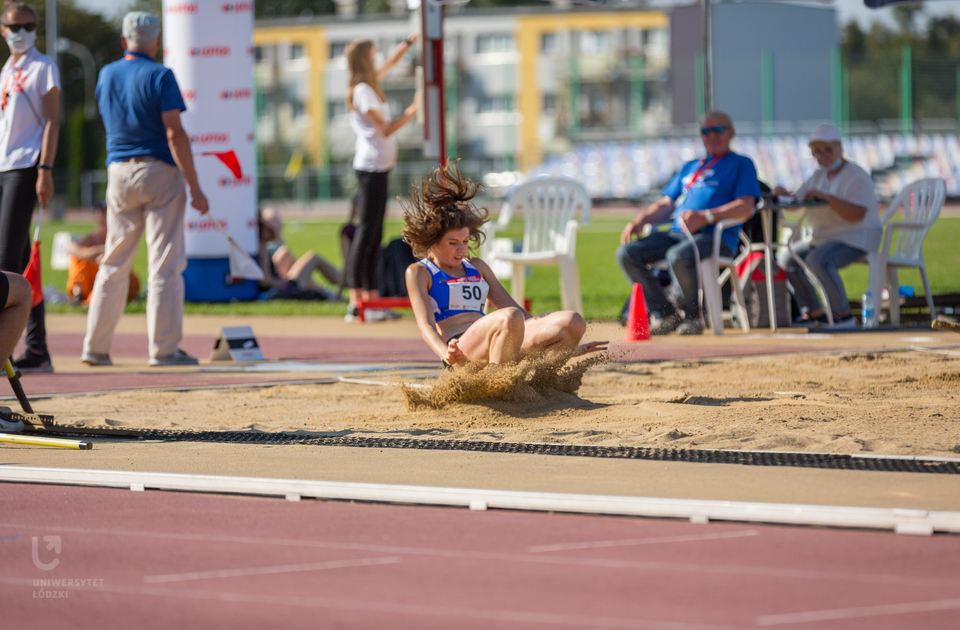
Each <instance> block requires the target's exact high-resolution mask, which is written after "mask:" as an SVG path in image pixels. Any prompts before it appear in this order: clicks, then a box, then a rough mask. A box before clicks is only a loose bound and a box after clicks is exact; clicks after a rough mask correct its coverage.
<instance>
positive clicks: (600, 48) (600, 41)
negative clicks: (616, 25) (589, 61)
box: [580, 31, 613, 55]
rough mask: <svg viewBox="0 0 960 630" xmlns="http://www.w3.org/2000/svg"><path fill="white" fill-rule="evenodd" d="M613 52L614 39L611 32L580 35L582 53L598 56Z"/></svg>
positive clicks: (591, 32) (593, 32)
mask: <svg viewBox="0 0 960 630" xmlns="http://www.w3.org/2000/svg"><path fill="white" fill-rule="evenodd" d="M611 50H613V37H612V36H611V34H610V33H609V32H607V31H586V32H584V33H581V34H580V52H582V53H586V54H588V55H597V54H603V53H608V52H610V51H611Z"/></svg>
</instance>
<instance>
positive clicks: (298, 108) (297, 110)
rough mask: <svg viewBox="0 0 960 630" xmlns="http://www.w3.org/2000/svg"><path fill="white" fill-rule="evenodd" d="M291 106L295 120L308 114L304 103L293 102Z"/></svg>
mask: <svg viewBox="0 0 960 630" xmlns="http://www.w3.org/2000/svg"><path fill="white" fill-rule="evenodd" d="M290 105H291V110H292V111H291V115H292V116H293V118H295V119H296V118H300V117H301V116H303V115H304V113H306V110H305V109H304V107H303V103H302V102H301V101H293V102H291V103H290Z"/></svg>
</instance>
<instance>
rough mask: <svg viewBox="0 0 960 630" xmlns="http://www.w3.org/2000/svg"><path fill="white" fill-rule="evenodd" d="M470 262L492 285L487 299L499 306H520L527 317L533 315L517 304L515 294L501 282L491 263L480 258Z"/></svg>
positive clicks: (472, 259)
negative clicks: (511, 293) (491, 267)
mask: <svg viewBox="0 0 960 630" xmlns="http://www.w3.org/2000/svg"><path fill="white" fill-rule="evenodd" d="M470 264H471V265H473V266H474V267H476V268H477V271H479V272H480V275H481V276H483V279H484V280H486V281H487V284H489V285H490V292H489V293H487V301H488V302H490V303H491V304H493V305H494V306H495V307H497V308H509V307H511V306H512V307H514V308H519V309H520V310H521V311H523V313H524V316H525V318H526V319H530V318H531V317H533V315H531V314H530V313H528V312H527V311H526V310H525V309H524V308H523V307H522V306H520V305H519V304H517V301H516V300H514V299H513V296H512V295H510V293H509V292H508V291H507V290H506V289H504V288H503V285H502V284H500V281H499V280H497V276H496V275H494V273H493V270H492V269H490V265H488V264H487V263H485V262H483V261H482V260H480V259H479V258H471V259H470Z"/></svg>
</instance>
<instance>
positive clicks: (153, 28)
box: [122, 11, 160, 42]
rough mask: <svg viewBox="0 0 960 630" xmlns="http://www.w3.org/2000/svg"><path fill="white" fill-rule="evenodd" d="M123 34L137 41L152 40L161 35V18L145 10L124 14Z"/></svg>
mask: <svg viewBox="0 0 960 630" xmlns="http://www.w3.org/2000/svg"><path fill="white" fill-rule="evenodd" d="M122 32H123V36H124V37H126V38H127V39H129V40H133V41H135V42H152V41H153V40H155V39H156V38H158V37H160V18H158V17H157V16H155V15H153V14H152V13H145V12H144V11H131V12H130V13H127V14H126V15H125V16H123V31H122Z"/></svg>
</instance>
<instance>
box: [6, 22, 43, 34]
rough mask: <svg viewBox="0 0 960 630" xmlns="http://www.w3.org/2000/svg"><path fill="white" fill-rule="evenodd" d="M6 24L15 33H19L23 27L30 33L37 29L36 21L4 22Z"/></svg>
mask: <svg viewBox="0 0 960 630" xmlns="http://www.w3.org/2000/svg"><path fill="white" fill-rule="evenodd" d="M4 26H6V27H7V28H9V29H10V30H11V31H12V32H14V33H19V32H20V29H21V28H23V29H26V31H27V32H28V33H32V32H33V31H35V30H37V23H36V22H27V23H26V24H4Z"/></svg>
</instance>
